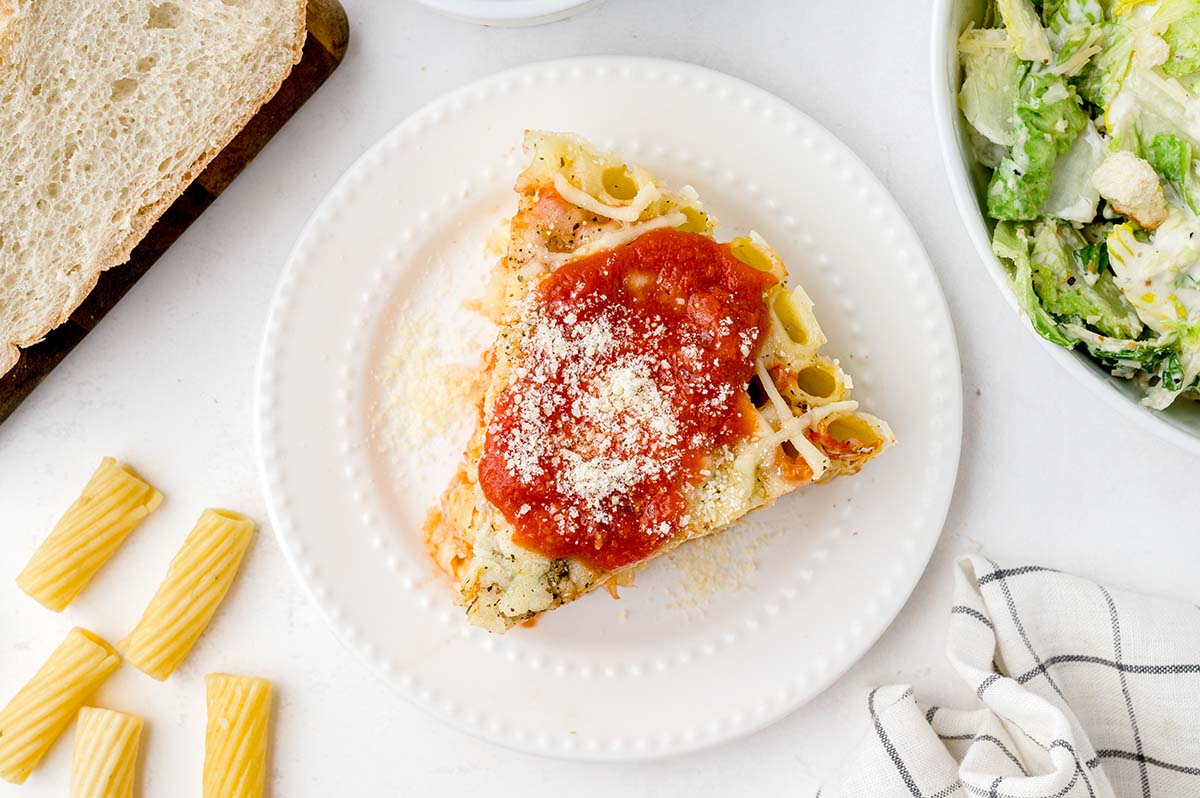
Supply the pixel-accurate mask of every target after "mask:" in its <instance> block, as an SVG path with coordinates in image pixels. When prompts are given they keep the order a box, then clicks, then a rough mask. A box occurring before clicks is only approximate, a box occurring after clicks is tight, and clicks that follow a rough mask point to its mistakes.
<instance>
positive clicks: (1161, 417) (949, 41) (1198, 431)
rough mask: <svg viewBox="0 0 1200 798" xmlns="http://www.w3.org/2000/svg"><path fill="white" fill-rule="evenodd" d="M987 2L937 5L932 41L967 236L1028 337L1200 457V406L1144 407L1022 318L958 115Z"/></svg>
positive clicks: (1131, 391) (950, 165)
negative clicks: (962, 44) (970, 37)
mask: <svg viewBox="0 0 1200 798" xmlns="http://www.w3.org/2000/svg"><path fill="white" fill-rule="evenodd" d="M985 6H986V3H985V2H984V0H934V4H933V31H932V36H931V42H932V53H931V54H932V71H933V106H934V118H935V124H936V125H937V131H938V139H939V141H940V144H941V148H942V158H943V160H944V161H945V163H946V170H947V172H948V174H949V178H950V188H951V191H952V193H953V194H954V202H955V204H956V205H957V206H958V211H959V214H960V215H961V216H962V219H963V224H965V225H966V227H967V233H968V234H969V235H970V237H971V241H972V242H973V243H974V244H975V249H976V250H978V251H979V257H980V258H982V260H983V263H984V265H985V266H986V267H987V270H988V272H989V273H990V274H991V275H992V279H993V280H994V281H995V283H996V285H997V286H998V287H999V288H1000V290H1001V291H1003V292H1004V295H1005V297H1007V298H1008V304H1009V307H1011V308H1012V309H1013V312H1014V313H1015V314H1016V315H1017V317H1018V319H1019V321H1020V324H1021V326H1022V327H1024V328H1025V330H1026V332H1027V333H1028V334H1029V335H1033V336H1036V337H1037V338H1038V340H1039V341H1041V342H1042V344H1043V346H1044V347H1045V349H1046V351H1047V352H1049V353H1050V355H1051V356H1052V357H1053V358H1054V359H1055V360H1057V361H1058V362H1059V363H1060V364H1062V366H1063V368H1065V369H1066V370H1067V371H1068V372H1070V373H1071V375H1072V376H1073V377H1075V379H1077V380H1079V382H1081V383H1083V384H1084V385H1086V386H1087V387H1088V388H1090V389H1091V390H1092V391H1093V392H1094V393H1095V394H1097V395H1099V396H1101V397H1103V398H1104V400H1105V401H1107V402H1108V404H1109V405H1111V406H1112V407H1114V408H1115V409H1116V410H1117V411H1119V412H1121V413H1123V414H1124V415H1125V416H1127V417H1128V418H1130V419H1131V420H1133V421H1135V422H1137V423H1138V424H1140V425H1141V426H1142V427H1143V428H1145V429H1147V430H1150V431H1151V432H1153V433H1154V434H1156V435H1158V436H1159V437H1160V438H1163V439H1165V440H1169V441H1172V442H1174V443H1176V444H1178V445H1180V446H1183V447H1185V448H1188V449H1191V450H1192V451H1194V452H1200V405H1198V404H1197V403H1195V402H1191V401H1189V400H1187V399H1180V400H1177V401H1176V402H1175V403H1174V404H1173V405H1172V406H1171V407H1170V408H1168V409H1167V410H1164V411H1155V410H1150V409H1149V408H1147V407H1145V406H1143V405H1142V404H1141V401H1140V400H1141V397H1140V396H1139V395H1138V392H1137V389H1136V388H1135V386H1134V385H1133V384H1131V383H1130V382H1128V381H1126V380H1122V379H1118V378H1116V377H1113V376H1112V375H1110V374H1109V373H1108V372H1106V371H1105V370H1104V369H1102V368H1101V367H1100V366H1099V365H1097V364H1096V363H1095V362H1094V361H1092V359H1091V358H1089V357H1088V356H1087V354H1086V353H1085V352H1083V351H1079V350H1068V349H1064V348H1062V347H1060V346H1057V345H1055V344H1052V343H1050V342H1049V341H1046V340H1044V339H1042V338H1041V336H1038V335H1037V333H1036V332H1035V331H1034V329H1033V327H1032V326H1031V325H1030V324H1029V321H1028V320H1027V319H1026V318H1025V317H1024V314H1022V312H1021V309H1020V307H1019V306H1018V304H1017V300H1016V297H1015V296H1014V295H1013V292H1012V289H1011V288H1010V285H1009V279H1008V274H1007V272H1006V271H1005V268H1004V264H1003V263H1001V262H1000V259H999V258H997V257H996V256H995V255H994V254H993V253H992V244H991V238H992V228H993V226H994V222H992V221H991V220H989V219H988V218H987V214H986V213H985V207H986V204H985V201H984V198H985V189H986V188H987V173H986V170H985V169H984V167H982V166H980V165H978V164H977V163H976V162H975V159H974V158H973V157H972V155H971V148H970V144H969V140H968V138H967V132H966V130H965V126H966V122H965V121H964V120H963V118H962V115H961V114H960V113H959V111H958V89H959V86H960V85H961V83H962V71H961V68H960V66H959V61H958V48H957V46H956V45H957V41H958V37H959V34H961V33H962V31H963V30H964V29H965V28H966V27H967V25H968V24H970V23H972V22H974V23H975V24H976V25H978V24H979V23H980V21H981V20H982V18H983V12H984V8H985Z"/></svg>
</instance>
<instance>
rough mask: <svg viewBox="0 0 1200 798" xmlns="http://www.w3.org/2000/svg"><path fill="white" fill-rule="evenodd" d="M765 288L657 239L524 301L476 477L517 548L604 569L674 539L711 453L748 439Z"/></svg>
mask: <svg viewBox="0 0 1200 798" xmlns="http://www.w3.org/2000/svg"><path fill="white" fill-rule="evenodd" d="M775 283H776V278H775V277H774V276H772V275H770V274H767V273H765V272H761V271H758V270H757V269H755V268H753V267H751V266H748V265H746V264H744V263H742V262H741V261H740V260H738V259H737V258H735V257H734V256H733V255H732V254H731V252H730V249H729V246H728V245H727V244H718V243H716V242H715V241H713V240H712V239H709V238H707V237H705V236H702V235H697V234H695V233H684V232H679V231H676V230H669V229H663V230H654V231H651V232H648V233H644V234H643V235H641V236H639V237H638V238H636V239H635V240H633V241H632V242H630V243H629V244H626V245H624V246H620V247H617V248H616V249H612V250H608V251H605V252H599V253H595V254H593V255H588V256H585V257H583V258H580V259H578V260H576V261H573V262H571V263H569V264H567V265H565V266H563V267H561V268H559V269H558V270H556V271H555V272H553V273H552V274H550V275H549V276H548V277H546V278H545V279H544V280H543V281H542V283H541V284H540V285H539V286H538V287H537V288H536V289H534V293H535V296H534V301H533V302H532V303H530V304H529V306H528V307H529V308H530V309H529V310H527V311H526V312H525V314H524V316H523V318H522V320H521V322H519V323H520V324H523V325H526V329H525V330H523V332H522V336H521V343H520V351H519V352H518V353H517V354H516V357H515V358H514V366H513V372H512V374H511V378H510V381H509V383H508V385H507V386H506V387H505V389H504V390H503V391H502V392H501V393H500V394H499V396H498V397H497V399H496V402H495V405H494V408H493V412H492V417H491V421H490V422H489V424H488V427H487V435H486V440H485V443H484V450H483V456H482V458H481V459H480V462H479V484H480V486H481V487H482V489H483V493H484V495H485V496H486V497H487V499H488V501H490V502H491V503H492V504H494V505H495V506H496V507H498V508H499V509H500V511H501V512H503V513H504V517H505V518H507V519H508V520H509V522H510V523H511V524H512V525H513V527H514V528H515V530H516V542H517V544H518V545H520V546H522V547H523V548H526V549H530V550H532V551H536V552H539V553H541V554H543V555H545V556H547V557H567V556H576V557H579V558H580V559H582V560H583V561H584V562H586V563H588V564H589V565H591V566H593V567H595V568H600V569H604V570H612V569H615V568H620V567H621V566H624V565H629V564H630V563H634V562H637V561H639V560H642V559H644V558H646V557H648V556H650V555H651V554H653V553H654V552H655V551H656V550H657V549H658V548H659V547H660V546H661V545H662V544H663V543H665V542H666V541H667V540H669V539H670V538H671V537H672V535H674V533H675V532H676V531H677V530H678V528H679V526H680V524H681V522H682V521H683V516H684V515H685V513H686V510H687V502H686V498H685V490H686V488H687V487H688V486H689V485H690V484H695V483H696V482H698V481H699V480H700V479H701V478H702V477H703V474H702V473H701V471H702V470H703V469H704V466H705V463H706V462H707V461H708V456H709V455H710V454H711V452H712V451H713V450H714V449H716V448H717V447H720V446H722V445H725V444H729V443H733V442H735V441H737V440H739V439H742V438H745V437H746V436H748V435H749V434H750V433H751V432H752V430H753V426H752V415H751V412H750V411H751V408H752V405H751V404H750V401H749V398H748V396H747V394H746V385H747V383H749V381H750V378H751V377H752V376H753V374H754V363H755V357H756V356H757V354H758V350H759V346H760V343H761V339H762V337H763V335H764V333H765V331H766V329H767V324H768V318H769V317H768V314H767V309H766V306H765V303H764V302H763V292H764V291H766V290H767V289H768V288H770V287H771V286H772V285H774V284H775Z"/></svg>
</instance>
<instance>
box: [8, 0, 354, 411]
mask: <svg viewBox="0 0 1200 798" xmlns="http://www.w3.org/2000/svg"><path fill="white" fill-rule="evenodd" d="M307 24H308V37H307V38H306V39H305V42H304V56H303V58H302V59H301V60H300V63H298V64H296V66H295V68H293V69H292V72H291V74H290V75H288V77H287V79H286V80H285V81H284V82H283V85H282V86H280V87H279V91H278V93H276V95H275V96H274V97H273V98H272V99H271V100H270V101H269V102H267V104H266V105H264V106H263V107H262V108H261V109H259V112H258V113H257V114H255V115H254V118H253V119H251V120H250V122H249V124H247V125H246V127H244V128H243V129H242V131H241V132H240V133H238V135H237V136H236V137H235V138H234V139H233V141H231V142H229V145H228V146H227V147H225V149H223V150H221V152H220V153H219V154H218V155H217V157H216V158H214V159H213V160H212V161H211V162H210V163H209V165H208V167H207V168H206V169H205V170H204V171H203V172H201V173H200V176H199V177H197V178H196V180H195V181H194V182H193V183H192V184H191V185H190V186H188V187H187V189H186V190H185V191H184V192H183V194H182V195H180V197H179V199H177V200H175V202H174V204H172V205H171V207H170V208H168V209H167V210H166V212H165V213H163V215H162V217H161V218H160V219H159V220H158V222H157V223H156V224H155V225H154V227H152V228H150V232H149V233H147V234H146V237H145V238H143V239H142V241H141V243H139V244H138V245H137V247H135V248H134V250H133V254H132V255H131V256H130V258H129V261H128V262H127V263H124V264H122V265H120V266H115V267H113V268H111V269H109V270H108V271H106V272H104V273H103V274H102V275H100V281H99V282H98V283H97V284H96V288H95V290H93V291H92V293H91V294H89V295H88V297H87V299H85V300H84V301H83V304H81V305H80V306H79V307H78V308H76V309H75V312H74V313H72V314H71V318H70V319H68V320H67V322H66V323H65V324H62V325H60V326H58V327H56V328H55V329H54V330H52V331H51V332H50V333H49V334H48V335H47V336H46V338H45V340H43V341H42V342H41V343H38V344H35V345H34V346H31V347H29V348H28V349H24V350H22V352H21V359H20V360H18V361H17V365H16V366H14V367H13V369H12V370H11V371H9V372H8V373H7V374H4V375H3V376H0V422H3V421H4V419H6V418H8V416H9V415H10V414H11V413H12V412H13V410H15V409H16V408H17V405H19V404H20V403H21V401H22V400H23V399H24V398H25V397H26V396H28V395H29V394H30V393H31V392H32V391H33V389H34V388H36V387H37V385H38V383H40V382H41V381H42V380H43V379H44V378H45V377H46V375H47V374H49V373H50V370H51V369H53V368H54V367H55V366H57V365H58V364H59V362H61V361H62V359H63V358H64V357H66V356H67V353H68V352H70V351H71V350H72V349H73V348H75V345H76V344H78V343H79V342H80V341H82V340H83V337H84V336H85V335H87V334H88V332H90V331H91V330H92V328H94V327H95V326H96V325H97V324H98V323H99V322H100V319H102V318H104V314H105V313H107V312H108V311H109V310H111V309H112V307H113V306H114V305H116V304H117V302H118V301H119V300H120V299H121V297H123V296H124V295H125V292H126V291H128V290H129V289H130V288H132V287H133V284H134V283H136V282H137V281H138V279H139V278H140V277H141V276H142V275H143V274H145V273H146V272H147V271H149V269H150V267H151V266H153V265H154V263H155V261H157V260H158V258H159V256H160V255H162V254H163V252H165V251H166V249H167V247H169V246H171V244H173V243H174V242H175V239H177V238H179V236H181V235H182V234H183V231H184V230H186V229H187V228H188V225H190V224H191V223H192V222H194V221H196V219H197V218H198V217H199V216H200V214H201V213H203V212H204V209H205V208H207V207H208V206H209V205H211V204H212V201H213V200H215V199H216V198H217V196H218V195H219V194H220V193H221V192H222V191H224V190H225V189H226V188H227V187H228V186H229V184H230V183H232V182H233V179H234V178H235V177H237V176H238V173H239V172H241V171H242V169H244V168H245V167H246V164H248V163H250V161H251V160H252V159H253V158H254V156H255V155H257V154H258V152H259V151H260V150H261V149H262V148H263V147H264V146H266V143H267V142H268V141H270V140H271V137H272V136H274V135H275V133H276V132H278V131H279V129H280V128H282V127H283V124H284V122H286V121H287V120H288V119H289V118H291V116H292V114H294V113H296V110H297V109H299V108H300V106H302V105H304V103H305V101H306V100H308V98H309V97H311V96H312V95H313V93H314V92H315V91H316V90H317V89H318V88H319V87H320V86H321V84H322V83H324V82H325V79H326V78H328V77H329V76H330V75H331V74H333V71H334V70H335V69H337V67H338V64H340V63H341V61H342V57H343V56H344V55H345V54H346V45H347V43H348V41H349V36H350V26H349V22H348V21H347V19H346V12H345V10H344V9H343V8H342V6H341V4H340V3H339V2H338V0H308V20H307Z"/></svg>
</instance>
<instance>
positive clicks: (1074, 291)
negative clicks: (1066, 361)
mask: <svg viewBox="0 0 1200 798" xmlns="http://www.w3.org/2000/svg"><path fill="white" fill-rule="evenodd" d="M1086 244H1087V242H1086V241H1084V239H1083V237H1082V236H1081V235H1079V233H1077V232H1076V231H1075V229H1074V228H1072V227H1070V226H1069V225H1056V224H1054V223H1052V222H1039V223H1038V224H1037V226H1036V228H1035V233H1034V239H1033V253H1032V256H1031V258H1030V265H1031V268H1032V279H1033V286H1034V289H1035V290H1036V291H1037V294H1038V297H1039V298H1040V299H1041V300H1042V304H1043V306H1044V307H1045V308H1046V310H1047V311H1049V312H1050V313H1052V314H1054V315H1055V316H1061V317H1072V316H1074V317H1078V318H1079V319H1081V320H1083V321H1084V323H1086V324H1087V325H1088V326H1089V327H1092V328H1094V329H1096V330H1099V331H1100V332H1102V333H1103V334H1105V335H1109V336H1113V337H1115V338H1136V337H1137V336H1138V335H1139V334H1140V333H1141V331H1142V323H1141V321H1139V320H1138V317H1137V314H1136V313H1134V312H1133V309H1132V308H1130V307H1129V304H1128V303H1127V302H1126V301H1125V298H1124V297H1123V296H1122V295H1121V291H1120V289H1118V288H1117V286H1116V285H1115V284H1114V283H1113V281H1112V275H1111V273H1103V274H1096V275H1092V274H1089V273H1087V272H1083V271H1081V270H1079V268H1078V266H1077V264H1076V261H1075V258H1074V252H1075V251H1076V250H1078V249H1082V248H1083V247H1084V246H1086Z"/></svg>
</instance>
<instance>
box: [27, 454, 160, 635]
mask: <svg viewBox="0 0 1200 798" xmlns="http://www.w3.org/2000/svg"><path fill="white" fill-rule="evenodd" d="M162 500H163V496H162V494H161V493H159V492H158V491H157V490H155V489H154V487H153V486H152V485H150V484H149V483H148V482H146V481H145V480H144V479H142V478H141V476H139V475H138V473H137V472H136V471H134V470H133V469H132V468H130V467H129V466H127V465H125V464H123V463H118V462H117V461H116V460H114V459H112V458H111V457H105V458H104V459H103V460H102V461H101V462H100V467H99V468H97V469H96V472H95V473H94V474H92V478H91V479H89V480H88V483H87V485H86V486H84V489H83V492H82V493H81V494H80V495H79V498H78V499H76V500H75V503H74V504H72V505H71V506H70V507H69V508H68V509H67V511H66V513H64V514H63V516H62V518H61V519H59V521H58V523H57V524H56V525H55V526H54V530H53V531H52V532H51V533H50V536H49V537H48V538H46V539H45V540H44V541H43V542H42V545H41V546H39V547H38V550H37V551H36V552H35V553H34V555H33V559H31V560H30V561H29V564H28V565H26V566H25V570H23V571H21V573H20V575H19V576H18V577H17V585H18V586H19V587H20V588H21V589H22V590H24V591H25V592H26V593H28V594H29V595H30V596H32V597H33V598H34V599H36V600H37V601H38V602H40V603H41V604H42V605H44V606H45V607H46V608H47V609H51V610H54V611H55V612H62V611H63V609H65V608H66V606H67V605H68V604H70V603H71V601H72V600H73V599H74V598H75V597H76V596H78V595H79V593H80V591H82V590H83V589H84V588H85V587H87V585H88V583H89V582H91V581H92V578H93V577H95V575H96V573H97V572H98V571H99V570H100V568H101V567H102V566H103V565H104V563H106V562H108V559H109V558H110V557H112V556H113V554H115V553H116V551H117V549H118V548H120V546H121V544H122V543H123V542H124V541H125V538H127V537H128V536H129V533H130V532H132V531H133V530H134V528H135V527H136V526H137V525H138V524H140V523H141V522H142V520H143V519H144V518H145V517H146V516H148V515H149V514H150V513H151V512H153V511H154V509H155V508H156V507H158V505H159V504H161V503H162Z"/></svg>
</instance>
